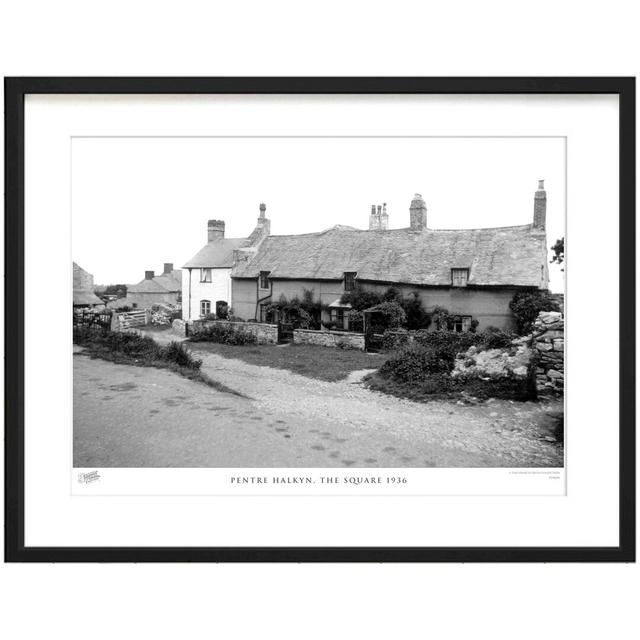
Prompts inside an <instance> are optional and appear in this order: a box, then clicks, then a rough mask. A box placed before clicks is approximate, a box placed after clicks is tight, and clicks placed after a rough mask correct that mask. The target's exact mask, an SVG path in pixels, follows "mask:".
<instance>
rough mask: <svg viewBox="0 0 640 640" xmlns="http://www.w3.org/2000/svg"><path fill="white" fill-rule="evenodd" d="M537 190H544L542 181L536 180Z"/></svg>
mask: <svg viewBox="0 0 640 640" xmlns="http://www.w3.org/2000/svg"><path fill="white" fill-rule="evenodd" d="M538 189H540V190H542V189H544V180H538Z"/></svg>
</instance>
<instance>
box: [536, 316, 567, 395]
mask: <svg viewBox="0 0 640 640" xmlns="http://www.w3.org/2000/svg"><path fill="white" fill-rule="evenodd" d="M532 345H533V348H534V350H535V353H536V354H537V357H538V365H537V368H536V386H537V388H538V394H542V395H544V394H549V393H562V391H563V389H564V318H563V316H562V313H560V312H559V311H542V312H540V314H539V315H538V317H537V319H536V321H535V323H534V325H533V335H532Z"/></svg>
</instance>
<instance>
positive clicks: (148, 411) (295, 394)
mask: <svg viewBox="0 0 640 640" xmlns="http://www.w3.org/2000/svg"><path fill="white" fill-rule="evenodd" d="M284 348H286V347H284ZM198 357H202V359H203V367H202V368H203V371H204V372H206V373H207V374H208V375H209V376H211V377H212V378H214V379H216V380H219V381H220V382H223V383H224V384H225V385H227V386H228V387H230V388H232V389H235V390H237V391H239V392H241V393H243V394H245V395H246V396H248V397H249V398H243V397H239V396H236V395H233V394H228V393H221V392H219V391H216V390H214V389H212V388H210V387H207V386H205V385H203V384H201V383H195V382H191V381H189V380H186V379H185V378H182V377H180V376H178V375H176V374H173V373H170V372H168V371H164V370H158V369H151V368H141V367H133V366H128V365H116V364H112V363H109V362H104V361H102V360H91V359H90V358H89V357H87V356H85V355H83V354H77V355H76V356H75V357H74V465H75V466H83V467H92V466H94V467H553V466H556V467H557V466H562V462H563V451H562V447H561V446H560V445H558V444H556V443H552V442H547V441H546V440H544V437H545V436H548V435H549V429H550V428H551V426H552V420H551V419H550V418H549V416H548V411H549V410H550V409H555V410H557V409H558V408H559V407H558V406H553V405H541V404H538V403H529V402H528V403H515V402H514V403H511V402H507V401H494V402H490V403H488V404H482V405H468V406H467V405H462V406H461V405H458V404H456V403H452V402H432V403H428V404H420V403H415V402H411V401H408V400H402V399H399V398H395V397H392V396H387V395H384V394H381V393H378V392H374V391H370V390H368V389H365V388H364V387H363V386H362V384H361V383H360V382H359V379H360V378H361V377H362V372H359V373H354V374H352V375H351V376H350V379H348V380H346V381H341V382H323V381H320V380H315V379H311V378H306V377H303V376H300V375H297V374H294V373H290V372H288V371H284V370H279V369H270V368H266V367H258V366H255V365H250V364H246V363H244V362H241V361H239V360H231V359H227V358H222V357H220V356H217V355H214V354H208V353H199V354H198Z"/></svg>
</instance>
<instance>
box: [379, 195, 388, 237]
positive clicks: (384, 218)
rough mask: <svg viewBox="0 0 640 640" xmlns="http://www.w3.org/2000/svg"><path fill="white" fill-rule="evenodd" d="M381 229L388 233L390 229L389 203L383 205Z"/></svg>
mask: <svg viewBox="0 0 640 640" xmlns="http://www.w3.org/2000/svg"><path fill="white" fill-rule="evenodd" d="M380 228H381V229H382V230H383V231H386V230H387V229H388V228H389V215H388V214H387V203H386V202H383V203H382V215H381V216H380Z"/></svg>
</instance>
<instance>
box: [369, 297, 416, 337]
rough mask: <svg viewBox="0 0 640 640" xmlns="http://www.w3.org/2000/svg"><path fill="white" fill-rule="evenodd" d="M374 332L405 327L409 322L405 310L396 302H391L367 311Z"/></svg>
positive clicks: (382, 303)
mask: <svg viewBox="0 0 640 640" xmlns="http://www.w3.org/2000/svg"><path fill="white" fill-rule="evenodd" d="M367 312H368V315H369V318H370V323H371V325H372V329H373V330H374V331H376V332H377V331H380V330H382V331H384V330H386V329H393V328H397V327H401V326H404V325H405V324H406V322H407V314H406V313H405V310H404V309H403V308H402V307H401V306H400V305H399V304H398V303H397V302H396V301H395V300H389V301H385V302H381V303H380V304H377V305H375V306H374V307H371V308H370V309H367Z"/></svg>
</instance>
